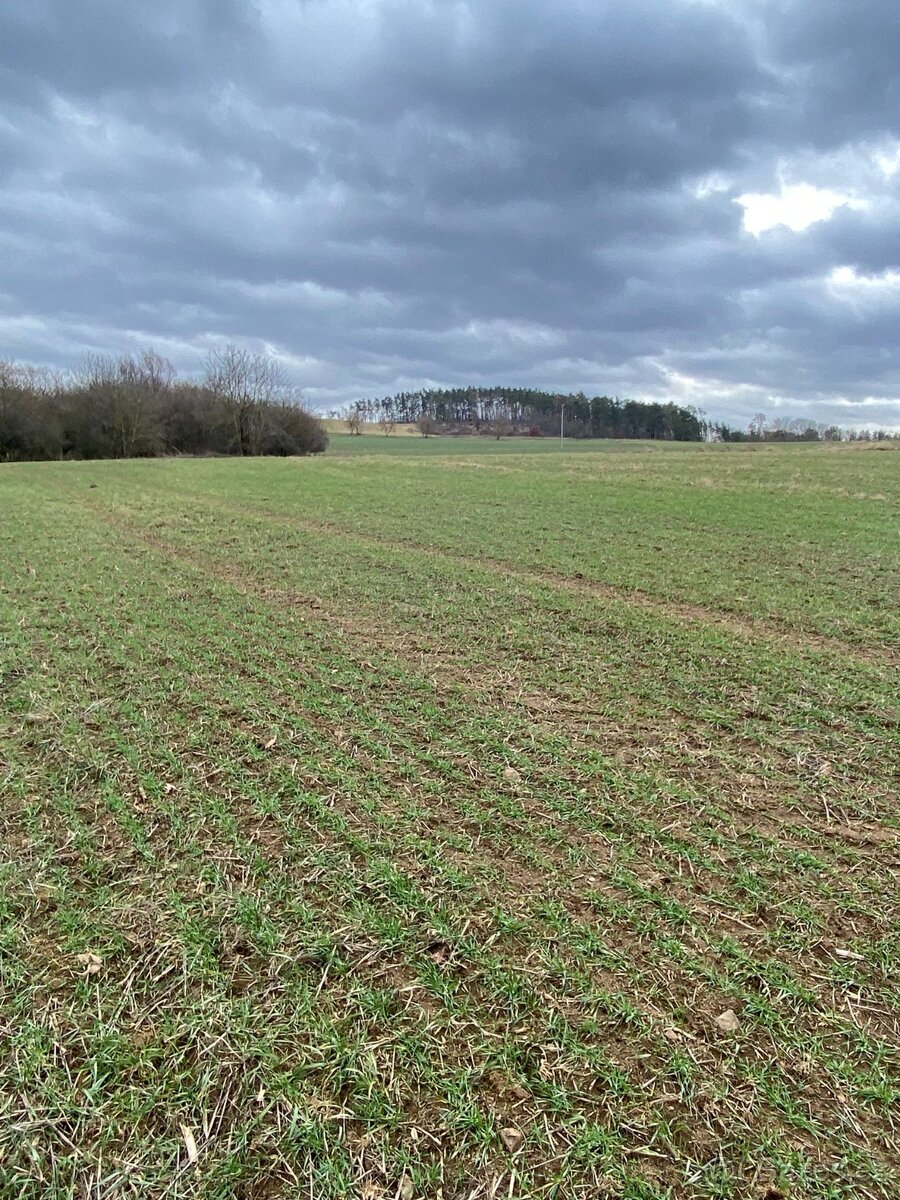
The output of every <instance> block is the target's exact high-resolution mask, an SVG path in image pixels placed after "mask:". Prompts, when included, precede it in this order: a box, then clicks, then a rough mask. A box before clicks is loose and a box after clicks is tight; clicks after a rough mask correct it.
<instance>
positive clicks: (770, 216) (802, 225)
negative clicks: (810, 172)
mask: <svg viewBox="0 0 900 1200" xmlns="http://www.w3.org/2000/svg"><path fill="white" fill-rule="evenodd" d="M736 202H737V203H738V204H740V205H741V207H742V208H743V210H744V228H745V229H746V230H747V232H748V233H752V234H755V235H756V236H757V237H758V236H759V235H760V234H761V233H765V231H766V230H767V229H774V228H775V226H776V225H785V226H787V228H788V229H792V230H793V231H794V232H795V233H800V232H802V231H803V230H804V229H808V228H809V226H810V225H815V224H816V222H817V221H827V220H828V218H829V217H830V216H831V214H832V213H833V212H834V211H835V210H836V209H838V208H843V207H844V206H849V207H850V208H864V207H865V204H864V202H863V201H861V200H853V199H852V198H851V197H850V196H844V195H841V193H840V192H833V191H831V190H830V189H829V188H817V187H813V186H812V185H811V184H809V183H797V184H793V185H791V186H790V187H783V188H782V189H781V192H780V193H779V194H778V195H777V196H776V195H767V194H765V193H763V192H745V193H744V195H743V196H738V198H737V201H736Z"/></svg>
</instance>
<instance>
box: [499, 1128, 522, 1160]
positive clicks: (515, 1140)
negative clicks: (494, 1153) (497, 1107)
mask: <svg viewBox="0 0 900 1200" xmlns="http://www.w3.org/2000/svg"><path fill="white" fill-rule="evenodd" d="M500 1141H501V1142H502V1143H503V1145H504V1146H505V1147H506V1149H507V1150H508V1151H509V1152H510V1154H515V1152H516V1151H517V1150H518V1149H519V1147H520V1146H521V1145H522V1143H523V1142H524V1141H525V1135H524V1133H522V1131H521V1129H516V1127H515V1125H509V1126H508V1127H507V1128H506V1129H501V1130H500Z"/></svg>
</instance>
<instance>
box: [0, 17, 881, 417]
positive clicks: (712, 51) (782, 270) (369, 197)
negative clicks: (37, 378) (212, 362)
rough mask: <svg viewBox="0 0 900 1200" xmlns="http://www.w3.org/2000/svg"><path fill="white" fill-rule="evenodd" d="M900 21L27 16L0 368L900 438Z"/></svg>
mask: <svg viewBox="0 0 900 1200" xmlns="http://www.w3.org/2000/svg"><path fill="white" fill-rule="evenodd" d="M898 64H900V3H898V0H694V2H688V0H554V2H553V3H548V0H258V2H257V3H250V2H249V0H154V2H153V3H148V2H147V0H80V2H78V3H73V0H2V3H0V100H2V104H0V357H11V358H14V359H19V360H25V361H31V362H40V363H48V364H53V365H61V366H66V365H70V364H72V363H74V362H76V361H77V360H78V359H79V358H80V357H81V356H82V355H84V353H85V352H87V351H92V350H101V351H104V352H119V351H127V350H131V349H135V348H138V347H142V346H145V345H152V346H153V347H154V348H156V349H157V350H159V351H160V352H162V353H164V354H166V355H167V356H168V357H170V358H171V359H172V360H173V362H175V364H176V365H177V366H178V367H179V368H180V369H182V370H184V371H196V370H197V369H199V366H200V364H201V362H202V359H203V356H204V355H205V353H206V351H207V350H208V349H209V348H210V347H211V346H214V345H217V344H220V343H222V342H226V341H238V342H241V343H245V344H248V345H250V346H251V347H252V348H255V349H268V350H270V351H271V352H273V353H276V354H278V355H280V356H282V357H283V358H284V359H285V361H286V363H287V364H288V366H289V367H290V370H291V372H292V375H293V377H294V379H295V381H296V382H297V383H298V384H299V385H301V386H302V388H303V389H304V392H305V395H306V397H307V399H308V400H309V401H310V402H311V403H312V404H314V405H315V406H317V407H320V408H323V409H328V408H331V407H333V406H336V405H338V404H340V403H342V402H344V401H346V400H348V399H352V398H354V397H357V396H365V395H381V394H385V393H388V392H393V391H396V390H398V389H401V388H418V387H421V386H423V385H426V384H441V385H457V384H466V383H504V384H530V385H534V386H539V387H546V388H550V389H554V390H556V389H561V390H566V391H577V390H583V391H585V392H587V393H589V394H596V393H608V394H615V395H620V396H631V397H636V398H639V399H649V398H658V397H671V398H673V399H676V400H678V401H679V402H689V403H696V404H698V405H700V406H701V407H703V408H705V409H706V410H707V411H709V412H710V414H712V415H714V416H716V417H725V418H728V419H731V420H735V421H739V422H740V423H742V424H743V423H745V422H746V420H747V419H748V418H749V417H750V416H752V414H753V413H755V412H757V411H759V410H762V411H765V412H767V413H769V414H770V415H771V416H778V415H785V414H790V415H799V416H809V417H812V418H815V419H817V420H827V421H837V422H839V423H841V424H847V425H851V424H857V425H859V424H873V425H874V424H880V425H885V426H900V69H898Z"/></svg>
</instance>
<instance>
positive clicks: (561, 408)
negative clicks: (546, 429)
mask: <svg viewBox="0 0 900 1200" xmlns="http://www.w3.org/2000/svg"><path fill="white" fill-rule="evenodd" d="M565 419H566V406H565V404H560V406H559V444H560V445H562V443H563V441H564V439H565V436H566V435H565V424H564V422H565Z"/></svg>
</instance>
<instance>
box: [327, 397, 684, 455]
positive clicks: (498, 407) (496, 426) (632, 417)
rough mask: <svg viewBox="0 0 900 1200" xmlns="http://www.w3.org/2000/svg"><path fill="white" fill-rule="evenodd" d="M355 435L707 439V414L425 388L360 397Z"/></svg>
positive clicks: (354, 409) (661, 406) (353, 414)
mask: <svg viewBox="0 0 900 1200" xmlns="http://www.w3.org/2000/svg"><path fill="white" fill-rule="evenodd" d="M342 415H343V416H344V418H345V419H346V420H347V422H348V425H349V426H350V427H351V430H352V431H353V432H360V431H361V427H362V424H363V423H364V422H368V423H373V424H377V425H379V426H380V427H381V428H382V430H384V431H385V432H387V431H389V430H390V429H392V428H393V427H394V426H396V425H398V424H401V425H418V426H419V428H420V429H421V430H422V432H423V433H426V434H427V433H484V434H494V435H496V436H501V437H502V436H504V435H506V434H515V433H527V434H531V435H532V436H533V437H537V436H548V435H552V434H558V433H559V431H560V424H561V422H562V423H563V424H564V428H565V433H566V436H567V437H573V438H660V439H664V440H667V441H679V442H699V441H703V439H704V437H705V436H706V427H705V421H704V417H703V414H702V413H701V412H700V411H699V410H698V409H696V408H692V407H683V406H681V405H678V404H673V403H642V402H640V401H637V400H619V399H618V398H612V397H610V396H594V397H592V398H588V397H587V396H585V395H584V394H583V393H581V392H579V393H577V394H575V395H560V394H558V393H555V392H545V391H541V390H538V389H535V388H511V387H489V388H478V387H467V388H425V389H423V390H421V391H417V392H398V393H397V395H395V396H382V397H380V398H378V399H367V400H357V401H355V402H354V403H353V404H351V405H350V406H349V408H348V409H347V410H346V411H345V412H344V413H343V414H342Z"/></svg>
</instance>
